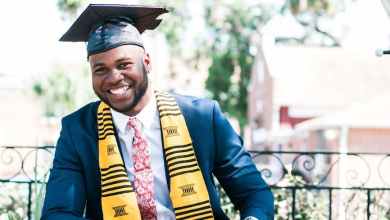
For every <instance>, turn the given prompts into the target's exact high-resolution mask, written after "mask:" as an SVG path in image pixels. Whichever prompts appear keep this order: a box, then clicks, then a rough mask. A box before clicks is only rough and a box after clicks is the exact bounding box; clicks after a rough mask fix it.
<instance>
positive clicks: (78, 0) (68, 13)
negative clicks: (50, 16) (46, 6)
mask: <svg viewBox="0 0 390 220" xmlns="http://www.w3.org/2000/svg"><path fill="white" fill-rule="evenodd" d="M84 3H85V0H57V7H58V8H59V9H60V11H61V12H62V13H63V18H64V19H67V18H68V17H74V16H75V15H76V13H77V11H78V9H79V8H80V7H81V6H82V5H83V4H84Z"/></svg>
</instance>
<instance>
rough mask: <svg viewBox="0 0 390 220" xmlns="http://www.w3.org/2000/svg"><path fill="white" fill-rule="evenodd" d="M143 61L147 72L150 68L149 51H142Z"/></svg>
mask: <svg viewBox="0 0 390 220" xmlns="http://www.w3.org/2000/svg"><path fill="white" fill-rule="evenodd" d="M143 63H144V66H145V69H146V71H147V72H148V73H149V72H150V71H151V69H152V65H151V61H150V56H149V53H144V57H143Z"/></svg>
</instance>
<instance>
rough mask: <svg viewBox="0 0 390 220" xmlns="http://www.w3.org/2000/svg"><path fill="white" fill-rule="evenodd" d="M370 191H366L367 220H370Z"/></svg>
mask: <svg viewBox="0 0 390 220" xmlns="http://www.w3.org/2000/svg"><path fill="white" fill-rule="evenodd" d="M370 205H371V190H369V189H367V220H370V215H371V211H370Z"/></svg>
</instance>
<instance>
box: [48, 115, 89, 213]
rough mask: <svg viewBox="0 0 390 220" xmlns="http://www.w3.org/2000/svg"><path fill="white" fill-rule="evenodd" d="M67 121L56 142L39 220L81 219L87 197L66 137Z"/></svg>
mask: <svg viewBox="0 0 390 220" xmlns="http://www.w3.org/2000/svg"><path fill="white" fill-rule="evenodd" d="M65 122H66V120H63V121H62V130H61V133H60V138H59V139H58V142H57V146H56V152H55V156H54V160H53V168H52V169H51V171H50V177H49V181H48V183H47V186H46V196H45V202H44V205H43V210H42V217H41V219H42V220H54V219H55V220H82V219H85V218H82V216H83V212H84V207H85V202H86V195H85V185H84V176H83V172H82V164H81V162H80V159H79V156H78V153H77V151H76V148H75V145H74V143H73V141H72V140H71V136H70V135H69V131H68V129H69V128H68V127H67V125H66V123H65Z"/></svg>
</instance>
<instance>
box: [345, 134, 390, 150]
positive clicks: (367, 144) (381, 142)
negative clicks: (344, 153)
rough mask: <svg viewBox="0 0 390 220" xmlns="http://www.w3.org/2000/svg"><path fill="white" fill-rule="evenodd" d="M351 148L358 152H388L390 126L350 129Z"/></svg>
mask: <svg viewBox="0 0 390 220" xmlns="http://www.w3.org/2000/svg"><path fill="white" fill-rule="evenodd" d="M349 150H350V151H358V152H378V153H388V152H389V151H390V128H388V129H384V128H383V129H376V128H353V129H350V133H349Z"/></svg>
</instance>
